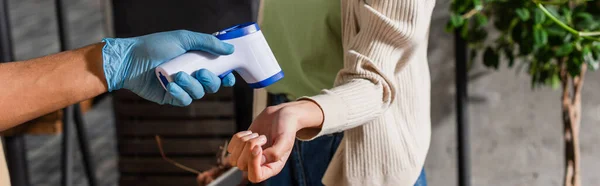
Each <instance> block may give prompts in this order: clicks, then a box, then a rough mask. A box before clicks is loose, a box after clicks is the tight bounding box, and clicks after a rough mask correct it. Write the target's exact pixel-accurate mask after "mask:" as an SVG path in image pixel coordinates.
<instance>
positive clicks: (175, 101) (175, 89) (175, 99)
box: [165, 82, 192, 107]
mask: <svg viewBox="0 0 600 186" xmlns="http://www.w3.org/2000/svg"><path fill="white" fill-rule="evenodd" d="M165 97H166V102H167V103H169V104H171V105H174V106H180V107H183V106H188V105H190V104H191V103H192V97H190V95H189V94H188V93H187V92H185V90H183V89H182V88H181V87H180V86H179V85H177V84H176V83H174V82H171V83H169V84H168V85H167V95H165Z"/></svg>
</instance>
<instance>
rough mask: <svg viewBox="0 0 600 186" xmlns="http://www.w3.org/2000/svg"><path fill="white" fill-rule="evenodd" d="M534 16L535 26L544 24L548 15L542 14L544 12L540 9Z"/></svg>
mask: <svg viewBox="0 0 600 186" xmlns="http://www.w3.org/2000/svg"><path fill="white" fill-rule="evenodd" d="M534 15H535V17H534V23H535V24H542V23H544V21H546V14H544V12H542V10H540V9H539V8H536V9H535V13H534Z"/></svg>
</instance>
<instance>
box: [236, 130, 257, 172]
mask: <svg viewBox="0 0 600 186" xmlns="http://www.w3.org/2000/svg"><path fill="white" fill-rule="evenodd" d="M257 137H258V134H257V133H252V134H250V135H247V136H244V137H241V138H240V143H238V145H237V146H236V147H235V149H233V152H232V153H231V155H230V161H232V162H231V165H232V166H237V163H238V160H239V159H240V155H241V153H242V150H244V147H245V146H246V142H247V141H248V140H251V139H254V138H257Z"/></svg>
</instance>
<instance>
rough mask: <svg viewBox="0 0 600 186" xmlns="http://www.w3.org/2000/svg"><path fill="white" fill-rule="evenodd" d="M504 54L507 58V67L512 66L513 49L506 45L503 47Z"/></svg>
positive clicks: (513, 60) (513, 61)
mask: <svg viewBox="0 0 600 186" xmlns="http://www.w3.org/2000/svg"><path fill="white" fill-rule="evenodd" d="M504 55H505V56H506V58H507V59H508V67H513V65H514V64H515V55H514V54H513V51H512V50H511V49H510V48H508V47H506V48H504Z"/></svg>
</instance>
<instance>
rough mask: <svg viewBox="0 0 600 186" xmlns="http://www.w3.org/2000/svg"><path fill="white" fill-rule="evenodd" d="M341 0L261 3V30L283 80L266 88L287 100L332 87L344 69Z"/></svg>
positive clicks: (315, 93)
mask: <svg viewBox="0 0 600 186" xmlns="http://www.w3.org/2000/svg"><path fill="white" fill-rule="evenodd" d="M340 9H341V8H340V0H263V10H262V11H263V12H262V22H261V30H262V32H263V34H264V35H265V38H266V39H267V42H268V43H269V46H270V47H271V50H272V51H273V53H274V54H275V58H277V61H278V62H279V65H280V66H281V68H282V70H283V72H284V73H285V77H284V78H283V79H282V80H280V81H279V82H277V83H275V84H273V85H271V86H269V87H267V90H268V91H269V92H270V93H275V94H280V93H284V94H287V95H288V96H289V97H290V99H296V98H298V97H301V96H313V95H317V94H318V93H319V92H320V91H321V90H322V89H328V88H332V87H333V82H334V80H335V76H336V75H337V72H338V71H339V70H340V69H342V67H343V53H342V52H343V50H342V34H341V26H342V21H341V18H340V17H341V11H340Z"/></svg>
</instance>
